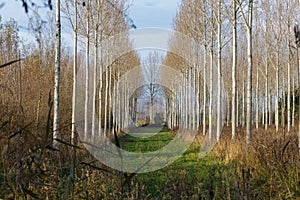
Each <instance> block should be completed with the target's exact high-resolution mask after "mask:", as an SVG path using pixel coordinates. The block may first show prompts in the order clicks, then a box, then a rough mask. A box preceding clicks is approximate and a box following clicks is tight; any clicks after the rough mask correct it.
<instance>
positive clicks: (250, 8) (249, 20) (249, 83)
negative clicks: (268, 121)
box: [237, 0, 254, 146]
mask: <svg viewBox="0 0 300 200" xmlns="http://www.w3.org/2000/svg"><path fill="white" fill-rule="evenodd" d="M253 1H254V0H248V17H246V16H245V13H244V10H243V8H242V5H241V3H240V2H237V3H238V5H239V8H240V10H241V14H242V16H243V19H244V23H245V25H246V29H247V42H248V44H247V54H248V70H247V72H248V74H247V114H246V144H247V146H250V144H251V140H252V68H253V60H252V21H253V19H252V14H253Z"/></svg>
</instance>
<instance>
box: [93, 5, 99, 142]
mask: <svg viewBox="0 0 300 200" xmlns="http://www.w3.org/2000/svg"><path fill="white" fill-rule="evenodd" d="M96 10H97V17H96V22H95V24H94V40H95V41H94V71H93V74H94V77H93V82H94V85H93V102H92V106H93V110H92V112H93V113H92V137H93V138H94V137H95V131H96V97H97V73H98V71H97V65H98V38H99V21H100V1H99V0H97V9H96Z"/></svg>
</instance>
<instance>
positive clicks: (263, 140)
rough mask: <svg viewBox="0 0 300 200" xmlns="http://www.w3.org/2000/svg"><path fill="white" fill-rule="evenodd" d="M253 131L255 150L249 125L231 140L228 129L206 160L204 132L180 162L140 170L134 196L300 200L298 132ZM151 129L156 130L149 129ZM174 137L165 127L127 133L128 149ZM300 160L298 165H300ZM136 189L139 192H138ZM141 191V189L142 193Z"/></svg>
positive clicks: (148, 148) (150, 147) (157, 145)
mask: <svg viewBox="0 0 300 200" xmlns="http://www.w3.org/2000/svg"><path fill="white" fill-rule="evenodd" d="M272 130H274V129H272V128H271V129H269V131H265V130H263V129H259V130H255V129H254V130H253V134H254V136H253V143H252V148H250V149H248V148H246V147H245V140H244V138H245V137H244V132H245V130H244V128H239V129H238V138H237V139H236V141H234V142H233V141H231V139H230V138H231V129H230V128H228V127H225V128H224V130H223V133H222V138H221V140H220V141H219V142H218V144H217V145H216V147H215V148H214V149H213V151H212V152H211V153H210V154H209V155H208V156H206V157H204V158H200V157H199V152H200V145H199V143H201V140H202V139H203V138H202V136H200V134H199V135H198V136H197V137H196V139H195V142H194V143H193V144H192V145H191V146H190V147H189V148H188V150H187V151H186V152H185V153H184V154H183V155H182V156H181V157H180V158H179V159H178V160H176V161H175V162H174V163H172V164H170V165H169V166H167V167H164V168H162V169H160V170H157V171H154V172H149V173H145V174H137V175H136V176H135V177H134V178H133V179H132V181H131V184H130V186H129V188H128V189H129V190H130V191H131V192H132V194H135V195H133V196H131V198H132V199H140V198H147V199H148V198H149V199H296V198H299V197H300V182H299V181H300V179H298V178H299V175H300V173H299V172H300V171H299V169H300V168H299V163H298V161H299V157H298V156H297V142H296V134H295V132H293V133H289V134H288V133H286V131H285V130H284V129H282V130H281V132H280V133H278V134H276V133H274V132H273V131H272ZM149 132H151V130H150V131H149ZM173 137H174V134H172V133H171V132H169V131H166V130H165V131H162V132H160V133H159V134H156V135H154V136H152V137H147V138H138V137H132V136H129V135H126V136H124V137H122V138H121V139H120V141H121V146H122V148H123V149H126V150H128V151H133V152H147V151H154V150H157V149H159V148H161V147H162V146H165V145H166V144H168V143H169V142H170V141H171V140H172V139H173ZM297 163H298V164H297ZM135 188H136V190H135ZM137 189H138V191H137Z"/></svg>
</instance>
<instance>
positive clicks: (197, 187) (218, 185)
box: [120, 130, 232, 199]
mask: <svg viewBox="0 0 300 200" xmlns="http://www.w3.org/2000/svg"><path fill="white" fill-rule="evenodd" d="M151 134H152V133H151V130H149V133H143V136H144V138H139V137H133V136H130V135H126V136H124V137H122V138H121V139H120V143H121V146H122V148H123V149H125V150H127V151H132V152H149V151H155V150H157V149H159V148H161V147H163V146H165V145H166V144H168V142H170V141H171V140H172V139H173V137H174V135H173V134H171V133H170V132H160V133H158V134H156V135H154V136H151V137H147V136H149V135H151ZM199 150H200V147H199V146H198V145H196V144H192V145H191V146H190V147H189V149H188V150H187V151H186V152H185V153H184V154H183V155H182V156H181V157H180V158H179V159H178V160H177V161H175V162H174V163H172V164H171V165H169V166H167V167H165V168H162V169H160V170H157V171H154V172H149V173H145V174H138V175H137V176H136V177H135V179H134V181H133V183H132V187H137V188H139V190H140V193H139V195H141V197H145V196H146V197H147V198H150V199H151V198H158V199H171V198H174V197H176V198H178V199H187V198H192V199H199V198H204V199H212V198H216V197H217V196H216V195H217V194H216V190H217V191H218V193H219V194H226V187H227V190H228V191H227V193H228V194H227V195H228V196H230V195H231V194H230V188H229V187H228V186H229V185H228V186H226V184H229V182H228V183H225V182H224V181H223V180H224V178H225V177H224V176H225V174H227V175H228V173H230V170H229V167H228V166H227V165H225V164H224V163H222V162H220V161H218V159H216V158H213V157H206V158H203V159H199V157H198V154H199ZM228 181H229V180H228ZM231 196H232V195H231ZM136 198H138V197H136Z"/></svg>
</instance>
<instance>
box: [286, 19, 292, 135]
mask: <svg viewBox="0 0 300 200" xmlns="http://www.w3.org/2000/svg"><path fill="white" fill-rule="evenodd" d="M290 29H291V25H290V22H289V21H288V38H290V36H291V31H290ZM290 46H291V44H290V40H289V41H288V85H287V87H288V88H287V90H288V93H287V131H288V132H290V130H291V47H290Z"/></svg>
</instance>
